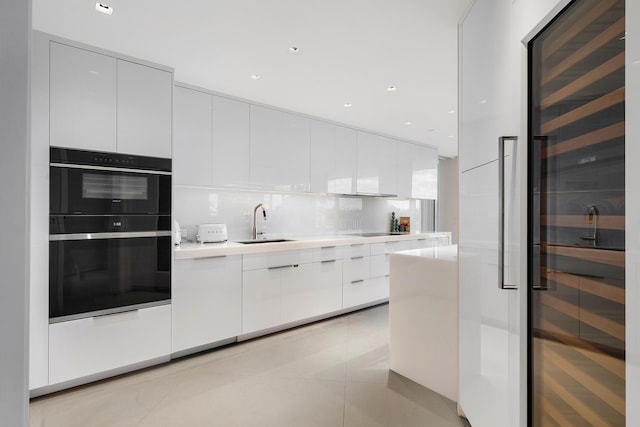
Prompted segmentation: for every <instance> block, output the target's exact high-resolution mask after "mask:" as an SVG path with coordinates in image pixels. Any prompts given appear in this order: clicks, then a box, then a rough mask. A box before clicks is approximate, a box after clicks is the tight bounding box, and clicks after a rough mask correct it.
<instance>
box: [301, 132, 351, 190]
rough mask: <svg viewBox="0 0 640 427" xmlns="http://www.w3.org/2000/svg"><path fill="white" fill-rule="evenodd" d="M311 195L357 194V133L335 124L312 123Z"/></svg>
mask: <svg viewBox="0 0 640 427" xmlns="http://www.w3.org/2000/svg"><path fill="white" fill-rule="evenodd" d="M310 141H311V147H310V160H311V165H310V167H311V171H310V177H311V178H310V179H311V184H310V185H311V191H312V192H316V193H338V194H354V193H355V192H356V167H357V156H356V153H357V132H356V131H355V130H353V129H349V128H345V127H343V126H338V125H334V124H332V123H326V122H321V121H318V120H311V123H310Z"/></svg>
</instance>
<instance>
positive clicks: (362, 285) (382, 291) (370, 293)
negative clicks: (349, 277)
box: [342, 277, 389, 308]
mask: <svg viewBox="0 0 640 427" xmlns="http://www.w3.org/2000/svg"><path fill="white" fill-rule="evenodd" d="M387 298H389V278H388V277H378V278H375V279H367V280H364V281H362V282H356V283H344V284H343V285H342V306H343V308H349V307H354V306H357V305H361V304H368V303H372V302H375V301H380V300H384V299H387Z"/></svg>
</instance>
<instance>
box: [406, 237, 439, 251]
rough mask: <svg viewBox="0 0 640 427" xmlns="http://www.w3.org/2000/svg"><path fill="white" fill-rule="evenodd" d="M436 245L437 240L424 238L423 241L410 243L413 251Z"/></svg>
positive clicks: (418, 240) (417, 240)
mask: <svg viewBox="0 0 640 427" xmlns="http://www.w3.org/2000/svg"><path fill="white" fill-rule="evenodd" d="M437 244H438V239H436V238H424V239H416V240H414V241H413V242H412V247H413V249H424V248H432V247H434V246H436V245H437Z"/></svg>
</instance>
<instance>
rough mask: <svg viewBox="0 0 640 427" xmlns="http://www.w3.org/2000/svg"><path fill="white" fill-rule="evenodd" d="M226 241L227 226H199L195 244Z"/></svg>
mask: <svg viewBox="0 0 640 427" xmlns="http://www.w3.org/2000/svg"><path fill="white" fill-rule="evenodd" d="M226 241H227V224H199V225H198V230H197V231H196V242H198V243H215V242H226Z"/></svg>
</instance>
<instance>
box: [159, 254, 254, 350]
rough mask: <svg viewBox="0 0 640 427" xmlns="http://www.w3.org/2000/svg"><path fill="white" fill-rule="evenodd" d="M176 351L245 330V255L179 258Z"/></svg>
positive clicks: (175, 283) (175, 288)
mask: <svg viewBox="0 0 640 427" xmlns="http://www.w3.org/2000/svg"><path fill="white" fill-rule="evenodd" d="M171 299H172V305H173V328H172V329H173V331H172V332H173V348H172V350H173V353H176V352H179V351H184V350H188V349H190V348H195V347H199V346H205V345H208V344H212V343H215V342H217V341H222V340H225V339H228V338H233V337H236V336H238V335H240V333H241V321H242V315H241V313H242V305H241V304H242V256H241V255H235V256H221V257H211V258H196V259H185V260H176V262H175V263H174V281H173V292H172V298H171Z"/></svg>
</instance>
